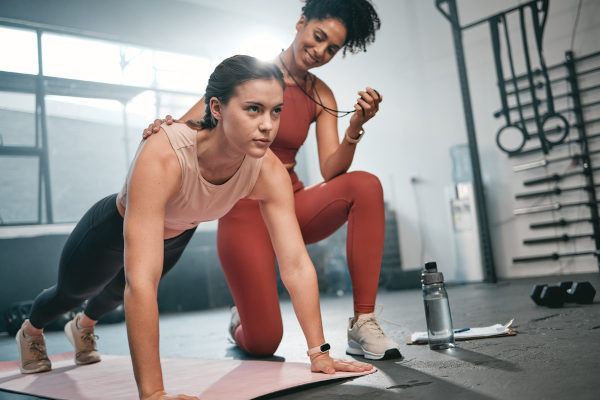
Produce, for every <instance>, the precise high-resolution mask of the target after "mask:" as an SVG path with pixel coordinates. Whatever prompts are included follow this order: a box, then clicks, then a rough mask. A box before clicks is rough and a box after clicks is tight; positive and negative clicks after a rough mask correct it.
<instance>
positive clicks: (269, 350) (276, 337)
mask: <svg viewBox="0 0 600 400" xmlns="http://www.w3.org/2000/svg"><path fill="white" fill-rule="evenodd" d="M282 337H283V328H281V329H278V330H271V331H262V332H261V335H260V336H259V337H258V338H254V340H247V341H246V348H245V349H244V350H246V352H248V353H249V354H252V355H253V356H261V357H266V356H272V355H273V354H275V350H277V347H279V343H281V338H282Z"/></svg>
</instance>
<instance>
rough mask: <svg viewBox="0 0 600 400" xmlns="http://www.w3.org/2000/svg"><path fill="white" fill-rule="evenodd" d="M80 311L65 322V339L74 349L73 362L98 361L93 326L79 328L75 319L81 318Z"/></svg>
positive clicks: (98, 355)
mask: <svg viewBox="0 0 600 400" xmlns="http://www.w3.org/2000/svg"><path fill="white" fill-rule="evenodd" d="M81 315H82V313H78V314H77V315H75V318H73V319H72V320H70V321H69V322H67V324H66V325H65V334H66V335H67V339H69V342H71V344H72V345H73V348H74V350H75V364H77V365H84V364H93V363H97V362H98V361H100V353H99V352H98V349H97V348H96V338H97V336H96V335H95V334H94V327H91V328H79V327H78V326H77V321H78V320H79V318H81Z"/></svg>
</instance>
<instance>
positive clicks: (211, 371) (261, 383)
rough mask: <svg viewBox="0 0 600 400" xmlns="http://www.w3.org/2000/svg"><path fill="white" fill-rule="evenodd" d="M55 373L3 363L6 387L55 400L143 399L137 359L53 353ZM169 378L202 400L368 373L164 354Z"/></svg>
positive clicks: (0, 370) (174, 389) (173, 389)
mask: <svg viewBox="0 0 600 400" xmlns="http://www.w3.org/2000/svg"><path fill="white" fill-rule="evenodd" d="M50 358H51V360H52V371H50V372H44V373H41V374H33V375H23V374H21V373H20V372H19V366H18V363H17V362H16V361H6V362H0V389H3V390H10V391H13V392H18V393H23V394H30V395H37V396H43V397H46V398H51V399H73V400H96V399H98V400H100V399H103V400H104V399H111V400H117V399H127V400H131V399H137V396H138V394H137V388H136V386H135V381H134V378H133V369H132V367H131V360H130V358H129V357H127V356H112V355H103V356H102V361H101V362H99V363H97V364H91V365H84V366H77V365H75V364H74V362H73V354H72V353H65V354H59V355H56V356H52V357H50ZM162 369H163V379H164V381H165V386H166V390H167V392H168V393H171V394H177V393H183V394H187V395H195V396H198V397H199V398H201V399H228V400H234V399H251V398H254V397H258V396H263V395H266V394H270V393H275V392H278V391H281V390H285V389H289V388H293V387H298V386H304V385H311V384H314V383H317V382H323V381H333V380H338V379H345V378H352V377H356V376H360V375H366V374H369V373H372V372H374V371H375V369H373V370H371V371H369V372H367V373H364V372H363V373H350V372H338V373H336V374H335V375H327V374H318V373H312V372H310V368H309V365H308V364H304V363H294V362H275V361H241V360H199V359H194V358H163V359H162Z"/></svg>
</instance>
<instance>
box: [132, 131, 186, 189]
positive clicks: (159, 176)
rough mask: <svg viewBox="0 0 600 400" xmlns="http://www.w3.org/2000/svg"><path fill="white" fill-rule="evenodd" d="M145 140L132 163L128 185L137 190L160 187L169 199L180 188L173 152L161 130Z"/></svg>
mask: <svg viewBox="0 0 600 400" xmlns="http://www.w3.org/2000/svg"><path fill="white" fill-rule="evenodd" d="M145 140H146V143H145V144H144V147H143V148H142V150H141V151H140V153H139V155H138V157H137V159H136V160H135V161H134V163H135V164H134V165H133V173H132V176H131V182H130V184H131V185H133V186H135V187H138V188H141V187H145V188H151V187H157V186H160V187H161V190H160V191H161V192H162V193H163V194H165V195H166V196H167V197H169V196H170V195H172V194H173V193H175V192H176V191H177V190H178V188H179V187H180V186H181V166H180V165H179V160H178V158H177V155H176V154H175V150H173V147H172V146H171V143H170V142H169V139H168V138H167V134H166V132H165V131H164V130H163V129H161V130H160V131H159V132H158V133H156V134H154V135H152V136H150V137H149V138H147V139H145ZM140 185H141V186H140Z"/></svg>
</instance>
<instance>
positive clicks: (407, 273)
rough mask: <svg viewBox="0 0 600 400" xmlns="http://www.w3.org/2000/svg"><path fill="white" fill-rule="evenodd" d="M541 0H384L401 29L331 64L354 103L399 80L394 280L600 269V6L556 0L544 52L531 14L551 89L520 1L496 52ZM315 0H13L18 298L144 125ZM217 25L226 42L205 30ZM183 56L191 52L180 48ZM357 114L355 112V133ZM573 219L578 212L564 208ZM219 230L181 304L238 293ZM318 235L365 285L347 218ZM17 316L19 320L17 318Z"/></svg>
mask: <svg viewBox="0 0 600 400" xmlns="http://www.w3.org/2000/svg"><path fill="white" fill-rule="evenodd" d="M450 3H452V4H455V5H456V7H457V10H458V15H459V17H460V21H461V25H462V26H463V27H465V26H467V25H469V23H470V22H472V23H473V25H472V26H470V27H468V28H467V29H458V30H457V29H456V27H455V29H453V25H452V22H453V21H452V15H450V14H451V11H452V7H450ZM526 3H528V2H526V1H517V0H503V1H480V0H457V1H455V2H454V1H446V0H439V1H435V0H427V1H422V0H419V1H416V0H374V4H375V5H376V7H377V10H378V12H379V14H380V17H381V20H382V28H381V30H380V31H379V32H378V33H377V40H376V42H375V43H374V44H373V45H371V46H370V47H369V49H368V52H367V53H361V54H357V55H348V56H346V57H342V56H341V55H339V56H338V57H336V58H335V59H334V60H333V61H332V62H331V63H329V64H328V65H326V66H324V67H321V68H319V70H318V71H316V73H317V75H318V76H319V77H321V78H322V79H323V80H324V81H325V82H327V84H328V85H329V86H330V87H331V88H332V89H333V91H334V93H335V95H336V99H337V102H338V105H339V106H340V108H341V109H348V108H349V107H351V106H352V104H353V103H354V100H355V97H356V94H355V92H356V91H358V90H360V89H361V88H364V87H365V86H367V85H369V86H371V87H374V88H376V89H377V90H378V91H380V93H382V95H383V97H384V101H383V103H382V106H381V111H380V112H379V113H378V115H377V118H374V119H373V120H372V121H370V122H369V123H368V124H367V125H366V126H365V130H366V132H367V133H366V137H365V139H364V140H363V141H362V142H361V143H360V147H359V149H358V151H357V155H356V157H355V160H354V163H353V166H352V169H354V170H367V171H370V172H372V173H374V174H376V175H377V176H378V177H379V178H380V180H381V182H382V184H383V186H384V193H385V200H386V205H387V211H386V212H387V214H386V243H385V252H384V264H383V269H382V279H381V285H382V286H383V287H385V288H387V289H390V290H392V289H400V288H403V287H416V286H418V285H419V281H418V279H419V278H418V270H419V269H420V268H421V266H422V265H423V263H424V262H425V261H428V260H435V261H437V262H438V265H439V267H440V269H441V270H442V271H443V272H444V274H445V276H446V279H447V281H449V282H454V283H463V282H481V281H488V282H493V281H495V280H506V279H514V278H521V277H532V276H546V275H563V274H564V275H566V274H578V273H591V272H598V268H599V262H598V257H597V250H598V248H599V247H598V244H599V243H600V242H599V232H598V231H597V229H598V213H597V206H596V203H595V201H596V200H595V195H594V196H592V195H591V193H592V192H593V193H595V186H590V185H594V184H593V177H594V170H595V169H596V168H594V167H593V166H594V165H595V164H597V163H600V158H598V154H597V153H598V152H595V150H594V149H595V148H600V147H598V144H596V143H594V139H595V138H596V137H598V136H599V135H598V134H599V133H600V122H599V119H598V117H599V114H600V110H599V104H600V102H599V101H598V100H599V98H600V90H599V87H600V56H599V55H598V53H599V52H600V41H598V38H599V37H600V23H599V21H600V3H599V2H597V1H595V0H553V1H551V2H550V7H549V11H548V17H547V24H546V26H545V29H544V32H543V36H542V40H543V41H542V44H543V57H539V54H538V52H537V50H536V47H535V46H536V41H535V38H534V36H535V34H534V31H533V30H532V29H531V27H529V28H528V29H529V30H528V38H529V39H528V41H529V45H530V46H531V50H530V53H531V54H530V55H531V60H530V64H531V66H532V76H533V79H534V86H536V87H538V88H537V89H535V93H537V96H538V98H539V99H538V100H539V102H538V103H536V101H535V98H534V97H535V95H532V93H531V92H530V91H529V90H528V87H529V86H528V85H529V81H528V76H527V74H526V72H527V62H526V61H527V60H526V57H525V55H524V51H523V50H524V48H525V47H524V46H523V45H522V37H521V31H520V29H519V20H518V16H517V14H518V13H517V12H511V13H507V14H503V15H504V17H503V19H498V21H496V22H495V24H496V25H497V26H498V27H499V30H500V38H501V44H502V46H501V48H500V49H499V51H498V52H496V54H495V51H494V50H495V47H494V43H493V42H494V41H493V36H494V34H493V29H492V28H491V26H492V25H494V24H493V23H492V22H490V20H489V18H490V17H491V16H494V15H499V14H498V13H501V12H503V11H505V10H510V9H513V8H514V7H518V6H520V5H523V4H526ZM250 4H251V5H250ZM436 5H437V6H439V7H436ZM300 7H301V2H300V1H296V0H288V1H277V2H275V1H268V0H257V1H253V2H246V1H243V0H226V1H219V2H216V1H212V0H177V1H169V2H166V1H158V0H144V1H142V0H127V1H121V0H105V1H101V2H98V1H92V0H53V1H44V0H3V1H2V2H0V54H2V56H1V57H0V118H1V121H2V123H1V124H0V171H1V173H0V277H1V278H0V310H4V309H6V308H7V307H9V306H10V305H11V304H13V303H15V302H19V301H25V300H30V299H32V298H33V297H34V296H35V295H36V294H37V293H39V291H40V290H41V289H43V288H45V287H47V286H50V285H52V284H53V282H54V280H55V276H56V268H57V264H58V258H59V255H60V249H61V247H62V244H63V243H64V241H65V239H66V237H67V235H68V233H69V232H70V230H71V229H72V228H73V226H74V223H75V222H76V221H77V219H78V218H79V217H80V216H81V215H82V214H83V212H84V211H85V210H86V209H87V208H88V207H89V206H90V205H91V204H92V203H93V202H94V201H95V200H96V199H98V198H100V197H102V196H105V195H107V194H109V193H113V192H116V191H118V190H119V189H120V187H121V185H122V182H123V180H124V177H125V173H126V170H127V166H128V164H129V162H130V161H131V157H132V154H133V152H134V151H135V148H136V146H137V143H138V142H139V140H140V138H141V133H142V130H143V128H144V127H145V126H147V124H148V123H150V122H151V121H152V120H153V119H154V118H156V117H163V116H164V115H166V114H167V113H169V114H172V115H174V116H179V115H181V114H183V113H184V112H185V111H186V110H187V109H188V108H189V107H190V106H191V105H193V104H194V103H195V102H196V101H197V99H198V98H199V97H200V96H201V95H202V92H203V88H204V85H205V83H206V80H207V74H208V73H209V71H211V70H212V68H213V67H214V66H215V65H216V64H217V63H218V62H220V61H221V60H222V59H223V58H225V57H227V56H229V55H232V54H235V53H245V54H250V55H255V56H257V57H261V58H264V59H271V58H273V57H274V56H276V55H277V54H278V52H279V51H281V49H282V48H283V47H284V46H285V45H287V44H288V43H289V42H290V41H291V39H292V38H293V35H294V31H293V30H292V27H293V21H295V20H297V18H298V17H299V14H300V13H299V11H300ZM505 27H506V28H507V32H508V34H509V37H510V43H511V44H512V53H511V56H512V59H513V62H512V64H513V67H514V70H515V73H514V74H511V68H510V67H511V65H510V63H509V58H508V53H507V52H506V50H507V48H506V47H507V46H506V44H507V42H506V39H505V36H504V28H505ZM207 32H208V33H210V35H209V36H210V40H198V39H197V38H199V37H202V36H203V35H205V34H206V33H207ZM490 32H492V33H490ZM459 42H460V44H461V45H462V48H461V50H462V52H461V53H460V54H459V52H457V49H458V47H457V43H459ZM538 48H539V46H538ZM167 54H176V57H173V56H170V58H169V59H168V60H167V59H166V57H165V56H166V55H167ZM498 54H499V55H500V59H501V61H500V64H501V65H502V66H503V77H504V79H503V80H502V81H501V82H500V83H499V80H498V76H497V73H496V71H497V70H498V69H497V68H498V65H497V62H496V61H495V60H496V58H495V55H498ZM173 60H175V61H173ZM461 60H462V61H464V64H463V63H462V62H461ZM543 63H544V64H545V65H546V66H547V67H548V68H547V72H548V75H549V79H545V78H546V77H545V76H544V74H543V73H542V72H541V71H542V64H543ZM569 65H571V66H572V67H573V68H574V71H571V70H569ZM569 74H571V75H569ZM513 77H514V80H513V79H512V78H513ZM573 79H575V82H576V83H577V84H578V88H579V93H577V96H575V93H574V91H575V89H574V86H573V82H574V81H573ZM548 82H549V83H550V86H551V88H552V92H553V96H554V107H555V108H556V111H557V112H559V113H561V115H564V116H565V118H566V120H568V122H569V125H570V131H569V135H568V137H567V138H566V139H565V141H564V142H562V143H560V144H551V145H550V146H548V147H550V148H546V152H544V150H543V149H541V147H543V144H544V142H543V141H541V140H540V136H539V135H536V134H535V133H533V132H537V131H536V130H535V121H534V120H533V118H534V116H533V115H534V114H533V112H534V111H536V110H533V108H535V105H536V104H537V105H539V107H540V110H539V112H540V113H541V114H543V113H545V112H547V111H549V110H548V101H547V99H548V97H547V94H548V92H547V91H546V86H547V83H548ZM514 84H517V87H518V89H517V92H518V93H521V97H520V98H517V96H515V91H514ZM465 85H468V86H467V87H468V92H467V94H468V100H469V103H468V104H469V110H470V112H469V113H468V114H467V113H465V110H466V107H465V93H464V91H461V89H464V88H465ZM501 86H504V89H505V93H504V95H503V94H502V91H501V90H499V88H500V87H501ZM502 99H508V102H507V105H506V107H508V108H510V110H508V108H506V107H504V105H503V101H502ZM517 100H519V101H520V102H521V103H523V104H522V105H523V109H524V113H525V114H526V115H525V117H522V116H520V115H519V113H518V112H517V111H518V110H517V108H516V106H517V103H516V102H517ZM532 100H533V101H532ZM578 101H579V103H578ZM506 110H508V113H509V119H508V120H507V118H506V113H505V111H506ZM510 118H512V121H513V122H516V123H517V125H518V124H519V123H520V121H522V120H523V119H528V120H527V121H526V123H527V126H528V127H529V134H530V136H531V137H530V139H529V140H528V141H527V143H526V144H525V146H524V147H523V148H522V149H519V151H518V152H513V153H511V154H509V153H507V152H506V151H503V150H501V149H500V148H499V146H498V144H497V141H496V138H497V132H498V131H499V130H500V129H501V128H503V127H504V126H505V125H507V123H508V122H510ZM346 124H347V119H341V120H340V132H343V131H344V129H345V125H346ZM553 126H554V125H552V126H550V127H548V129H552V128H553ZM544 129H545V128H544ZM560 129H561V128H556V130H557V132H558V133H559V134H560ZM582 132H583V134H584V135H587V136H586V138H585V140H584V139H582V136H581V135H582ZM531 133H533V134H531ZM549 137H550V139H551V135H550V136H549ZM510 140H512V139H510V138H509V141H510ZM584 142H585V146H584ZM584 147H585V148H584ZM474 150H476V151H474ZM584 153H585V154H584ZM315 157H316V143H315V140H314V135H310V134H309V139H308V144H307V145H306V146H305V147H303V151H302V152H301V154H300V156H299V162H298V167H297V170H298V172H299V175H300V176H301V178H302V180H303V181H304V182H305V183H306V184H311V183H316V182H318V181H320V180H321V177H320V173H319V171H318V163H317V160H316V159H315ZM474 160H476V161H474ZM599 165H600V164H599ZM585 171H588V173H584V172H585ZM554 175H557V176H558V178H556V179H553V180H546V181H543V182H542V183H540V184H535V185H532V184H530V183H531V182H530V181H535V180H538V179H540V178H544V177H552V176H554ZM590 176H591V177H592V179H591V180H590ZM590 182H591V183H590ZM557 188H558V190H557ZM565 189H567V190H565ZM534 192H536V193H534ZM537 192H540V193H537ZM592 200H593V201H592ZM540 207H541V208H540ZM482 212H483V214H484V217H483V219H482V216H481V213H482ZM478 213H479V214H478ZM563 219H564V220H566V221H571V220H579V222H573V223H566V224H564V225H561V220H563ZM535 224H549V225H550V227H548V228H543V229H535V228H532V225H535ZM215 229H216V224H215V223H208V224H203V225H201V226H200V229H199V230H198V232H197V233H196V235H195V237H194V239H193V241H192V243H191V245H190V246H188V248H187V249H186V251H185V253H184V256H183V258H182V260H181V261H180V263H179V265H178V267H177V268H176V269H175V270H174V271H173V273H172V274H171V275H170V276H168V277H167V278H166V279H165V281H164V282H163V283H162V284H161V289H160V294H159V302H160V307H161V310H162V311H178V310H197V309H205V308H211V307H215V306H223V305H226V304H230V303H231V298H230V295H229V293H228V289H227V286H226V284H225V281H224V279H223V275H222V273H221V271H220V267H219V263H218V257H217V254H216V249H215ZM309 250H310V254H311V256H312V257H313V261H314V262H315V266H316V267H317V268H318V269H320V270H322V272H323V273H320V274H319V277H320V288H321V290H322V291H324V292H329V293H340V291H342V292H343V291H347V290H348V289H349V287H348V281H347V279H346V277H345V275H344V271H345V268H343V267H340V266H339V263H340V262H341V263H344V262H345V261H344V254H343V253H344V251H345V246H344V229H341V230H340V231H339V232H338V233H337V234H336V235H334V236H333V237H331V238H329V239H327V240H326V241H323V242H321V243H318V244H315V245H311V246H309ZM536 258H538V259H537V260H536ZM176 288H177V289H176ZM5 325H6V324H5V321H4V319H2V323H0V331H2V330H4V329H6V326H5Z"/></svg>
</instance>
